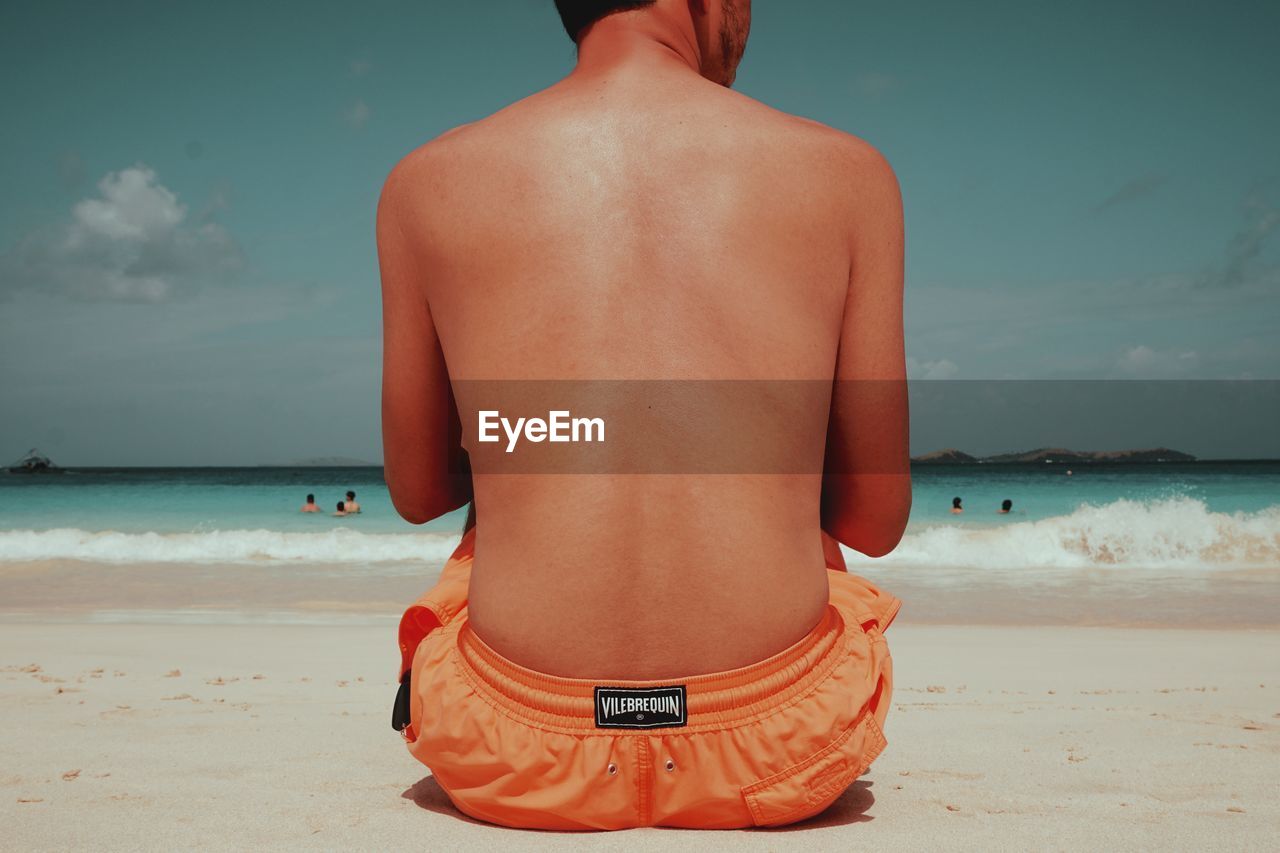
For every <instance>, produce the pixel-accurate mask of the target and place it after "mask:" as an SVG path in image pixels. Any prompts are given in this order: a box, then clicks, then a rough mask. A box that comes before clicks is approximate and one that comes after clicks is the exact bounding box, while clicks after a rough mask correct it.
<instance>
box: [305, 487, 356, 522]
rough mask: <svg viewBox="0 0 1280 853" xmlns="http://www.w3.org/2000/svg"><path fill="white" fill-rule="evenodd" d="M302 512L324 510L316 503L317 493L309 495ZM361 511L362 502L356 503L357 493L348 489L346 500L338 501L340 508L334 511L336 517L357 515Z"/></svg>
mask: <svg viewBox="0 0 1280 853" xmlns="http://www.w3.org/2000/svg"><path fill="white" fill-rule="evenodd" d="M300 511H301V512H324V510H322V509H321V508H320V507H319V505H318V504H316V496H315V495H307V502H306V503H304V504H303V505H302V509H301V510H300ZM359 512H360V504H358V503H356V493H355V492H351V491H348V492H347V499H346V500H345V501H338V509H337V511H336V512H334V513H333V515H334V516H335V517H341V516H344V515H356V514H357V513H359Z"/></svg>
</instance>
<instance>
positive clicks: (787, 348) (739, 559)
mask: <svg viewBox="0 0 1280 853" xmlns="http://www.w3.org/2000/svg"><path fill="white" fill-rule="evenodd" d="M637 17H638V16H635V15H616V16H611V17H610V18H606V19H604V20H602V21H600V22H599V23H598V24H597V25H596V26H595V27H593V28H592V31H591V34H590V35H589V36H588V37H587V38H586V39H585V40H584V42H583V44H582V50H581V55H580V60H579V66H578V68H577V69H576V70H575V72H574V73H573V74H571V75H570V76H569V77H568V78H566V79H565V80H563V81H561V82H559V83H557V84H555V85H553V86H551V87H550V88H548V89H546V90H544V91H541V92H539V93H537V94H535V95H532V96H530V97H528V98H525V99H524V100H522V101H520V102H518V103H516V104H514V105H512V106H510V107H508V108H506V109H504V110H502V111H500V112H499V113H497V114H495V115H493V116H491V117H489V118H487V119H484V120H481V121H478V122H475V123H473V124H469V125H465V126H463V127H460V128H457V129H455V130H453V131H450V132H448V133H446V134H444V135H443V136H441V137H439V138H438V139H436V140H434V141H432V142H430V143H428V144H427V145H424V146H423V147H422V148H420V149H418V150H417V151H415V152H414V153H412V154H411V155H409V156H408V157H406V158H405V160H404V161H402V162H401V164H400V165H399V166H397V168H396V170H395V171H394V172H393V174H392V176H391V177H390V178H389V179H388V183H387V186H386V188H385V189H384V193H383V198H382V201H381V204H380V208H379V236H378V239H379V253H380V260H381V264H382V269H383V279H384V303H385V307H384V313H385V317H386V320H385V326H386V335H385V338H386V340H385V345H386V356H385V358H386V362H385V375H384V439H385V445H386V460H387V462H386V464H387V469H386V470H387V482H388V485H389V487H390V489H391V493H392V498H393V500H394V501H395V503H396V506H397V509H399V510H400V512H401V513H402V514H403V515H404V516H405V517H406V518H409V519H410V520H412V521H419V522H420V521H425V520H427V519H428V518H431V517H434V516H436V515H439V514H441V513H443V512H446V511H449V510H451V509H454V508H456V507H457V506H459V505H461V504H462V503H463V502H464V501H465V500H466V499H467V497H468V495H467V493H466V485H465V483H463V484H462V485H459V480H460V479H463V478H458V477H450V476H449V475H450V473H451V471H450V470H449V468H450V466H452V465H454V463H453V462H448V461H444V460H446V458H447V457H448V456H449V452H450V451H451V450H453V448H446V447H445V445H446V444H447V443H449V438H448V434H447V429H446V428H445V426H444V424H445V421H446V416H445V402H444V401H445V396H444V394H443V393H442V389H445V388H447V387H448V382H449V380H450V379H451V380H452V381H453V383H454V386H453V387H454V390H455V392H456V394H457V399H456V406H457V412H458V414H459V416H460V421H461V424H462V435H463V438H462V442H463V445H464V446H466V447H467V449H469V450H471V451H473V452H474V451H475V450H476V447H475V445H474V442H475V440H476V432H475V428H474V425H475V423H476V418H477V408H479V403H478V401H477V400H476V399H475V395H474V394H472V393H471V392H470V390H469V389H470V385H469V384H468V383H469V382H470V381H471V380H504V381H507V382H518V381H521V380H575V381H576V380H581V381H590V380H673V381H680V380H777V381H787V380H816V381H819V382H830V381H831V380H833V379H847V380H857V379H874V380H885V379H887V380H900V379H902V378H903V377H902V371H903V369H904V368H903V357H902V326H901V283H902V282H901V276H902V260H901V259H902V245H901V231H902V222H901V209H900V202H899V199H898V192H897V185H896V182H895V180H894V178H893V175H892V172H891V171H890V170H889V169H888V167H887V165H886V164H885V163H884V161H883V159H881V158H880V157H879V156H878V155H877V154H876V153H875V152H874V151H873V150H872V149H871V148H870V147H869V146H867V145H865V144H864V143H861V142H859V141H858V140H856V139H854V138H853V137H850V136H848V135H846V134H843V133H840V132H838V131H835V130H832V129H830V128H827V127H824V126H822V125H819V124H817V123H814V122H811V121H808V120H805V119H800V118H796V117H793V116H789V115H787V114H785V113H781V112H778V111H776V110H773V109H770V108H768V107H766V106H764V105H762V104H760V103H758V102H756V101H753V100H751V99H750V98H747V97H745V96H743V95H740V94H737V93H735V92H733V91H732V90H730V89H728V88H726V87H725V86H722V85H719V84H718V83H716V82H712V80H709V79H707V78H706V77H704V76H701V75H700V74H699V73H698V72H697V70H696V69H697V68H698V65H697V64H696V63H697V61H698V60H697V59H696V57H694V58H693V60H692V61H693V62H694V63H695V64H693V65H692V66H691V57H690V56H689V55H688V53H687V49H688V48H689V45H688V44H686V43H682V42H679V41H676V42H675V43H674V46H673V44H672V43H663V42H664V39H655V38H653V37H652V35H653V33H652V32H650V31H649V29H648V28H647V26H646V25H644V24H643V21H641V22H640V23H637V21H636V18H637ZM665 23H666V22H664V21H662V20H658V21H657V22H656V23H654V25H653V26H656V27H658V28H659V29H661V27H662V26H664V25H665ZM694 52H695V53H697V50H696V48H695V49H694ZM702 63H703V65H705V64H706V63H705V57H704V58H703V60H702ZM730 77H731V75H730ZM446 365H447V366H446ZM839 395H840V392H839V391H837V397H839ZM839 402H840V401H839V400H838V399H837V401H836V403H837V405H839ZM548 403H549V404H551V405H554V403H555V401H554V400H549V401H548ZM849 408H850V407H849V406H845V410H846V411H848V410H849ZM522 414H528V413H527V412H525V413H522ZM827 415H828V413H827V412H826V411H825V410H820V409H819V410H815V409H808V410H803V411H791V410H780V409H778V408H773V409H770V408H760V409H758V410H756V411H754V413H753V416H752V420H751V422H748V423H738V424H736V425H735V426H736V428H738V429H741V430H745V431H747V432H751V431H759V432H763V433H765V434H768V433H770V432H778V431H788V432H789V433H790V434H792V435H795V436H799V437H800V438H799V439H798V440H799V441H800V442H801V443H802V444H803V447H802V452H809V453H811V454H812V455H813V456H814V458H816V459H818V460H819V461H820V460H821V458H822V455H823V452H824V448H827V445H828V442H831V443H832V444H833V445H834V446H835V447H836V449H837V452H840V453H842V454H843V455H844V456H846V457H855V456H859V455H862V456H868V455H877V456H878V457H885V456H887V457H890V463H891V464H890V466H889V468H892V469H893V470H892V473H884V472H885V471H888V470H889V468H886V467H884V466H883V465H881V467H879V468H878V469H877V471H876V473H875V475H874V476H862V477H844V478H840V477H832V476H828V477H827V478H826V482H825V483H824V477H823V476H822V475H821V474H820V473H816V472H809V473H791V474H755V473H738V474H684V473H664V474H651V473H650V474H644V473H639V474H638V473H611V474H604V473H591V474H501V473H497V474H493V473H483V474H482V473H477V474H476V475H475V477H474V499H475V504H476V511H477V517H478V519H479V523H478V525H477V538H476V557H475V567H474V570H473V574H472V580H471V590H470V598H469V604H468V608H469V619H470V622H471V625H472V628H473V629H474V631H475V633H476V634H477V635H478V636H479V637H480V638H481V639H483V640H485V642H487V643H488V644H489V645H490V646H492V647H493V648H494V649H495V650H496V651H498V652H499V653H501V654H503V655H504V656H506V657H508V658H510V659H511V660H514V661H516V662H517V663H520V664H523V665H525V666H528V667H530V668H532V669H536V670H540V671H543V672H548V673H551V674H557V675H566V676H573V677H611V678H636V679H641V678H665V677H669V676H682V675H691V674H697V673H703V672H713V671H719V670H724V669H729V668H733V667H738V666H743V665H745V664H748V663H752V662H755V661H758V660H762V659H763V658H765V657H768V656H770V655H771V654H773V653H775V652H778V651H780V650H781V649H783V648H785V647H787V646H788V645H790V644H792V643H794V642H795V641H797V640H799V639H800V638H801V637H803V636H804V635H805V634H806V633H808V632H809V631H810V629H811V628H813V626H814V625H815V624H816V623H817V622H818V620H819V618H820V617H821V615H822V613H823V612H824V609H825V607H826V604H827V601H828V593H827V575H826V571H825V569H824V560H823V550H822V548H823V546H822V540H821V536H820V531H821V528H822V527H823V526H825V527H826V528H827V530H828V531H829V532H830V533H831V534H832V535H834V536H836V538H838V539H841V540H842V541H844V542H845V543H846V544H848V545H850V546H852V547H856V548H860V549H861V550H864V551H866V552H868V553H884V552H885V551H887V550H888V549H889V548H891V547H892V545H893V544H894V543H896V541H897V539H898V537H899V536H900V535H901V530H902V525H903V524H904V523H905V515H906V508H907V505H908V503H909V479H908V478H907V476H906V474H905V457H906V435H905V426H906V410H905V400H904V401H903V402H902V404H901V405H900V406H898V405H896V404H895V405H894V406H890V407H888V409H887V410H884V411H877V412H862V413H860V414H859V415H857V418H858V419H859V423H857V424H856V425H855V424H852V423H849V422H848V421H849V420H850V417H849V416H844V417H837V418H834V419H833V421H832V423H831V424H830V430H834V431H836V432H835V433H834V434H832V433H829V425H828V416H827ZM869 429H874V430H875V431H877V433H879V435H878V436H877V438H876V439H875V440H873V441H868V440H867V439H865V438H862V437H861V436H862V434H863V433H865V432H866V431H867V430H869ZM830 452H831V451H830V450H829V449H828V453H830ZM899 458H900V459H901V461H902V462H903V463H904V464H903V465H902V466H901V468H900V469H899V468H895V467H893V464H894V463H896V461H897V460H899ZM872 467H874V466H864V468H863V470H871V468H872ZM845 470H851V469H850V468H846V469H845ZM852 470H857V466H856V465H855V466H853V468H852ZM824 492H825V496H824Z"/></svg>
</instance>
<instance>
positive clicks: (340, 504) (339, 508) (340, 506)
mask: <svg viewBox="0 0 1280 853" xmlns="http://www.w3.org/2000/svg"><path fill="white" fill-rule="evenodd" d="M346 508H347V505H346V504H344V503H343V502H342V501H338V512H343V511H344V510H346Z"/></svg>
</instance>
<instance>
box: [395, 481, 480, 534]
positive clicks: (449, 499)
mask: <svg viewBox="0 0 1280 853" xmlns="http://www.w3.org/2000/svg"><path fill="white" fill-rule="evenodd" d="M387 491H388V492H390V494H391V505H392V506H393V507H395V510H396V512H397V513H398V514H399V516H400V517H401V518H403V519H404V520H405V521H407V522H409V523H410V524H426V523H427V522H428V521H432V520H434V519H437V518H439V517H440V516H442V515H445V514H446V513H450V512H453V511H454V510H455V509H457V508H458V507H460V506H461V505H462V504H463V503H465V502H466V501H458V500H456V499H455V498H454V497H453V496H452V495H451V494H448V493H447V491H446V490H441V489H418V488H406V487H405V486H402V485H399V484H397V483H395V482H394V481H390V480H389V481H388V482H387Z"/></svg>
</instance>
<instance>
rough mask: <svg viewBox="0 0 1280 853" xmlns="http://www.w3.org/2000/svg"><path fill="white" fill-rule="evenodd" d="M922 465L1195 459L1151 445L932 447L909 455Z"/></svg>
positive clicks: (1191, 460)
mask: <svg viewBox="0 0 1280 853" xmlns="http://www.w3.org/2000/svg"><path fill="white" fill-rule="evenodd" d="M911 461H912V462H918V463H920V464H922V465H1009V464H1018V463H1026V462H1041V463H1044V464H1058V463H1063V464H1072V465H1088V464H1089V463H1091V462H1142V463H1146V462H1195V461H1196V458H1195V457H1194V456H1192V455H1191V454H1190V453H1183V452H1182V451H1180V450H1170V449H1169V448H1167V447H1154V448H1151V449H1148V450H1067V449H1066V448H1063V447H1041V448H1037V449H1036V450H1028V451H1025V452H1023V453H999V454H996V455H994V456H971V455H970V454H968V453H965V452H963V451H961V450H955V449H953V448H948V449H946V450H935V451H934V452H933V453H926V454H924V455H923V456H912V457H911Z"/></svg>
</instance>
